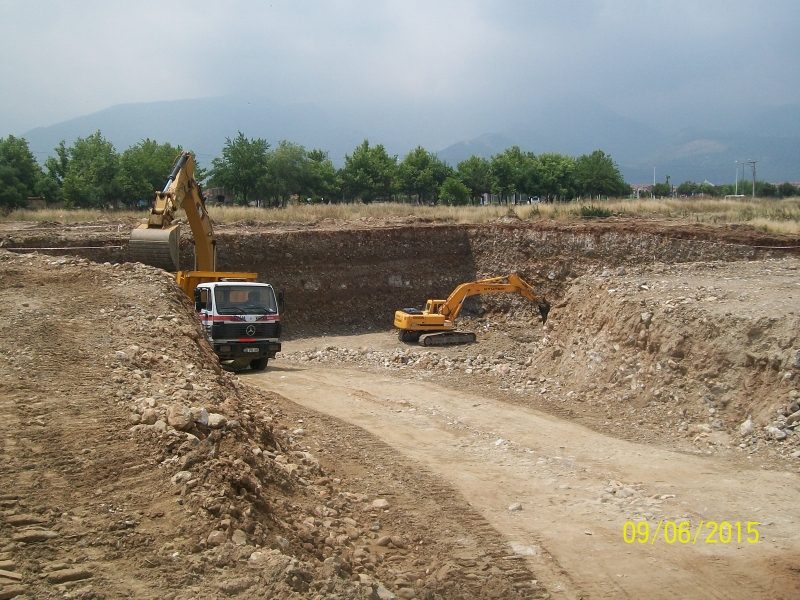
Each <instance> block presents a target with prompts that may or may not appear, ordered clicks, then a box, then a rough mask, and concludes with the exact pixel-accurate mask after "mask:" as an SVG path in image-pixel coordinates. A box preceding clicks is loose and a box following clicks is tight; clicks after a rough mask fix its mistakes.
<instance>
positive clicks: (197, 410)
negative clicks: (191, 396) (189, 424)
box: [189, 406, 208, 427]
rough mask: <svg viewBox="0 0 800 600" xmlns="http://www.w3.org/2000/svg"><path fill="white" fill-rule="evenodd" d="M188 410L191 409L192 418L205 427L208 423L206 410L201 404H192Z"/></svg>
mask: <svg viewBox="0 0 800 600" xmlns="http://www.w3.org/2000/svg"><path fill="white" fill-rule="evenodd" d="M189 410H191V411H192V418H193V419H194V422H195V423H197V424H198V425H202V426H204V427H206V426H207V425H208V411H207V410H206V409H205V408H203V407H202V406H200V407H198V406H193V407H192V408H190V409H189Z"/></svg>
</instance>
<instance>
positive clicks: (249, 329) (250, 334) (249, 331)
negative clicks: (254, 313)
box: [244, 325, 256, 337]
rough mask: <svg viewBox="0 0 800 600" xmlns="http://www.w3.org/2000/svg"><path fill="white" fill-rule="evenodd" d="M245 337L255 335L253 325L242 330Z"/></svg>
mask: <svg viewBox="0 0 800 600" xmlns="http://www.w3.org/2000/svg"><path fill="white" fill-rule="evenodd" d="M244 331H245V333H246V334H247V335H249V336H250V337H253V336H254V335H255V334H256V326H255V325H248V326H247V329H245V330H244Z"/></svg>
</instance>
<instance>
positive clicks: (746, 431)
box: [739, 419, 754, 436]
mask: <svg viewBox="0 0 800 600" xmlns="http://www.w3.org/2000/svg"><path fill="white" fill-rule="evenodd" d="M753 429H754V426H753V421H751V420H750V419H747V420H746V421H745V422H744V423H742V424H741V425H739V433H740V434H741V435H742V436H746V435H750V434H751V433H753Z"/></svg>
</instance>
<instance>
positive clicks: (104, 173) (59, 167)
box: [45, 131, 120, 208]
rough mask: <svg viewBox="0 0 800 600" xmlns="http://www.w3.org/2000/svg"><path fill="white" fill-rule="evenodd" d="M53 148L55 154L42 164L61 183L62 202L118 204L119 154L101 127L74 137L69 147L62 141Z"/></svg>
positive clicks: (71, 204)
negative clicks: (84, 135) (85, 135)
mask: <svg viewBox="0 0 800 600" xmlns="http://www.w3.org/2000/svg"><path fill="white" fill-rule="evenodd" d="M55 150H56V158H53V159H52V160H50V159H48V161H47V162H46V163H45V165H46V166H47V168H48V170H49V171H50V172H51V176H52V177H53V178H54V179H55V180H56V181H58V182H59V183H60V186H61V196H62V197H63V199H64V204H65V206H67V207H81V208H90V207H91V208H101V207H104V206H106V205H108V204H114V205H115V206H116V205H117V203H118V202H119V199H120V185H119V183H120V182H119V177H118V176H119V154H117V151H116V150H115V149H114V144H112V143H111V142H110V141H108V140H107V139H105V138H104V137H103V134H102V133H101V132H100V131H96V132H95V133H93V134H92V135H90V136H87V137H85V138H80V137H79V138H77V139H76V140H75V143H74V144H73V145H72V146H70V147H69V148H67V147H66V145H65V143H64V142H63V141H62V142H61V143H60V144H59V145H58V147H57V148H56V149H55Z"/></svg>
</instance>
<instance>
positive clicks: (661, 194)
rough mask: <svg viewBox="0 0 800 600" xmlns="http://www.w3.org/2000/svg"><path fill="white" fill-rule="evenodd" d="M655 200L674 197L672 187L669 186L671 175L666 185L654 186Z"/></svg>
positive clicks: (658, 184)
mask: <svg viewBox="0 0 800 600" xmlns="http://www.w3.org/2000/svg"><path fill="white" fill-rule="evenodd" d="M651 193H652V194H653V198H669V197H670V196H672V186H671V185H670V184H669V175H667V180H666V182H664V183H657V184H655V185H654V186H653V189H652V192H651Z"/></svg>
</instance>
